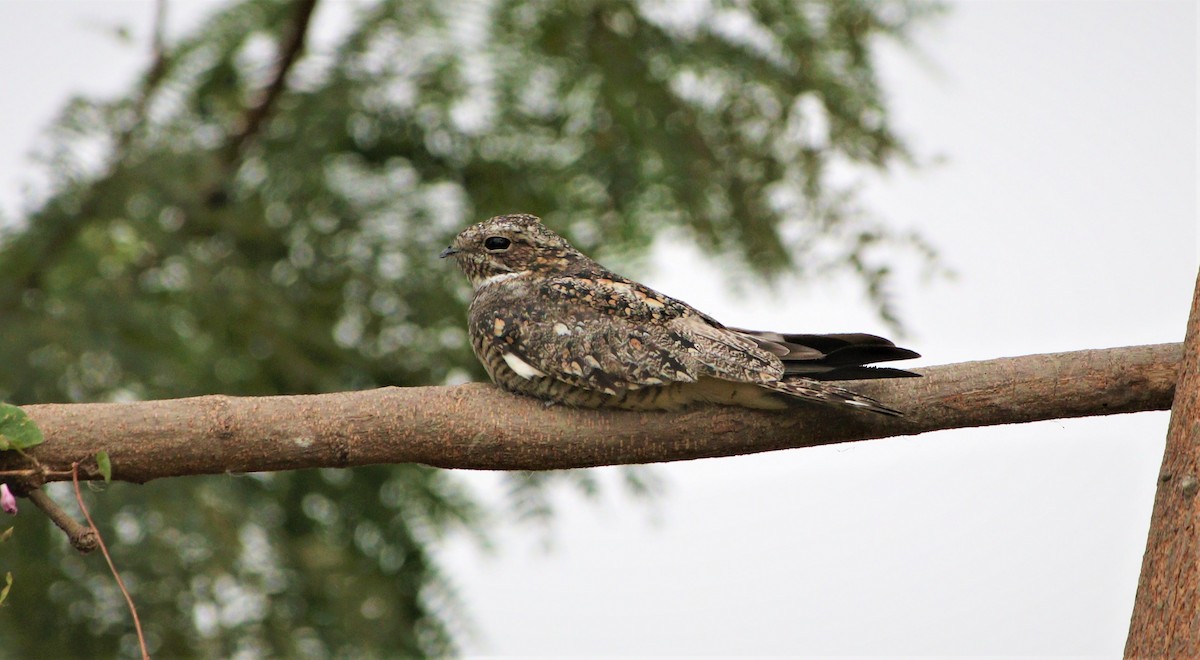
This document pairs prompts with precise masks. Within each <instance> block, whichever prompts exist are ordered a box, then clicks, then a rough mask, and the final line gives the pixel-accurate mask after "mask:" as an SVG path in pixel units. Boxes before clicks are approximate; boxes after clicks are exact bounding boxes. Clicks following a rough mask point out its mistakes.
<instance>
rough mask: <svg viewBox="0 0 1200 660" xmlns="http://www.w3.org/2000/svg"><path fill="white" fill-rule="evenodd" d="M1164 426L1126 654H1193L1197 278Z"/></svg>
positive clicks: (1199, 361)
mask: <svg viewBox="0 0 1200 660" xmlns="http://www.w3.org/2000/svg"><path fill="white" fill-rule="evenodd" d="M1183 345H1184V358H1183V362H1182V364H1181V366H1180V372H1179V381H1178V395H1177V396H1176V397H1175V403H1174V405H1173V406H1172V408H1171V423H1170V425H1169V426H1168V427H1167V448H1166V451H1165V453H1164V454H1163V463H1162V469H1161V470H1160V471H1159V473H1158V493H1157V494H1156V495H1155V497H1154V513H1153V515H1152V516H1151V518H1150V534H1149V537H1148V538H1147V540H1146V554H1145V556H1144V557H1143V558H1142V575H1141V578H1140V579H1139V580H1138V590H1137V599H1136V600H1135V601H1134V605H1133V618H1132V619H1131V621H1130V624H1129V637H1128V639H1127V640H1126V644H1125V655H1126V657H1131V658H1133V657H1137V658H1142V657H1156V658H1196V657H1200V599H1198V598H1197V596H1200V526H1198V525H1197V523H1198V522H1200V499H1198V498H1197V497H1196V494H1197V492H1200V277H1197V279H1196V294H1195V296H1194V297H1193V299H1192V312H1191V317H1190V318H1189V319H1188V327H1187V334H1186V337H1185V339H1184V343H1183Z"/></svg>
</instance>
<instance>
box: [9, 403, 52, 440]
mask: <svg viewBox="0 0 1200 660" xmlns="http://www.w3.org/2000/svg"><path fill="white" fill-rule="evenodd" d="M45 441H46V438H45V437H43V436H42V430H41V429H39V428H38V427H37V424H34V423H33V420H32V419H29V415H26V414H25V411H24V410H21V409H20V408H18V407H17V406H14V405H12V404H9V403H0V448H2V449H29V448H30V447H34V446H37V445H40V444H42V443H43V442H45Z"/></svg>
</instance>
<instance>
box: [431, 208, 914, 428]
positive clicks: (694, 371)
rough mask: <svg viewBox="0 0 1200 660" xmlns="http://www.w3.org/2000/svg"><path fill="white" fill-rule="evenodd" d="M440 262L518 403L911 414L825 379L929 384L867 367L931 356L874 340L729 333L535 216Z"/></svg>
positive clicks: (481, 229) (478, 237)
mask: <svg viewBox="0 0 1200 660" xmlns="http://www.w3.org/2000/svg"><path fill="white" fill-rule="evenodd" d="M441 256H442V257H443V258H445V257H454V258H455V259H456V260H457V262H458V265H459V267H460V268H462V270H463V272H464V273H466V275H467V277H468V278H469V279H470V280H471V284H472V286H474V288H475V295H474V298H473V299H472V300H471V307H470V313H469V317H470V318H469V323H470V335H471V346H472V347H473V348H474V349H475V355H477V356H478V357H479V359H480V361H481V362H483V365H484V367H485V368H486V369H487V371H488V374H489V375H491V377H492V380H493V381H495V382H496V384H497V385H499V386H500V387H502V388H504V389H506V390H508V391H510V392H516V393H518V394H525V395H529V396H533V397H537V398H539V399H545V400H548V401H553V402H558V403H563V404H567V405H571V406H580V407H585V408H623V409H629V410H670V409H676V408H680V407H683V406H686V405H688V404H691V403H696V402H711V403H719V404H726V405H736V406H744V407H748V408H767V409H783V408H786V407H787V405H788V402H789V400H790V401H796V400H803V401H817V402H821V403H830V404H835V405H841V406H850V407H854V408H859V409H862V410H870V411H872V412H876V413H882V414H884V415H900V413H899V412H898V411H896V410H893V409H891V408H888V407H887V406H885V405H883V404H881V403H880V402H878V401H876V400H874V399H871V398H869V397H865V396H862V395H860V394H856V393H854V392H851V391H849V390H846V389H843V388H840V387H837V386H834V385H830V384H828V383H824V382H821V381H824V380H857V379H865V378H894V377H903V376H916V375H918V374H914V373H911V372H908V371H903V370H900V369H889V368H878V367H867V366H863V365H865V364H868V363H872V362H885V361H889V360H903V359H908V358H914V357H919V355H917V353H914V352H913V351H910V350H908V349H904V348H899V347H897V346H896V345H894V344H893V343H892V342H890V341H888V340H886V339H883V338H882V337H876V336H874V335H866V334H835V335H789V334H779V333H774V332H756V331H752V330H739V329H737V328H727V327H725V326H724V325H721V324H720V323H719V322H718V321H716V320H715V319H713V318H712V317H710V316H708V315H706V314H704V313H702V312H699V311H697V310H696V309H694V308H693V307H691V306H690V305H688V304H687V303H684V302H682V301H679V300H676V299H674V298H671V297H668V296H664V295H663V294H661V293H659V292H657V291H654V290H653V289H650V288H649V287H647V286H644V285H642V284H639V283H637V282H634V281H632V280H630V279H628V278H625V277H621V276H620V275H617V274H616V273H613V272H612V271H610V270H608V269H606V268H605V267H604V266H601V265H600V264H598V263H596V262H595V261H593V260H592V259H590V258H588V257H587V256H585V255H584V254H583V253H581V252H580V251H579V250H576V249H575V248H574V247H572V246H571V244H570V243H568V242H567V241H566V240H564V239H563V238H562V237H561V236H559V235H558V234H555V233H554V232H552V231H550V230H549V229H547V228H546V226H545V225H543V224H542V223H541V221H540V220H539V219H538V218H536V217H534V216H532V215H502V216H497V217H495V218H492V219H490V220H488V221H486V222H481V223H479V224H477V225H474V226H472V227H469V228H467V229H466V230H464V231H463V232H462V233H460V234H459V235H458V236H456V237H455V239H454V242H453V243H452V244H451V245H450V247H448V248H446V249H445V250H444V251H442V254H441Z"/></svg>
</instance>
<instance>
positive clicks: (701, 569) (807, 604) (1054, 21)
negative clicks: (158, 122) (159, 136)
mask: <svg viewBox="0 0 1200 660" xmlns="http://www.w3.org/2000/svg"><path fill="white" fill-rule="evenodd" d="M681 1H683V0H681ZM212 4H213V3H211V2H205V3H199V2H177V3H172V5H171V6H172V24H173V26H175V27H174V28H173V29H176V30H177V29H180V28H181V27H183V26H186V25H187V24H189V23H190V22H191V21H195V20H196V19H197V17H199V16H201V15H203V13H204V10H205V8H206V7H208V6H211V5H212ZM150 7H151V3H150V2H146V1H138V2H132V1H131V2H120V3H111V2H89V3H82V2H80V3H65V2H16V1H14V0H4V1H2V2H0V49H2V52H3V55H4V57H5V61H6V62H8V63H9V64H8V65H7V66H5V67H2V68H0V90H3V93H2V94H0V209H3V210H4V212H5V213H6V214H7V215H9V216H10V217H11V216H13V215H16V214H17V210H18V209H19V208H20V207H21V201H20V200H21V199H22V194H21V192H20V191H21V189H22V186H23V185H25V184H27V183H28V182H30V181H36V179H35V178H31V175H30V173H29V170H28V165H27V163H28V160H27V156H28V154H29V152H30V151H31V150H33V149H34V148H35V145H36V144H37V141H38V137H37V136H38V130H39V129H40V128H42V127H44V126H45V125H46V123H47V122H48V120H49V118H51V117H52V116H53V113H54V111H55V110H56V109H57V108H59V107H60V106H61V104H62V103H63V101H64V100H65V99H66V98H67V96H68V95H69V94H70V93H72V92H79V91H86V92H92V93H100V92H114V91H117V90H120V89H122V88H123V87H124V86H125V85H127V84H128V82H129V81H130V80H132V79H133V76H134V75H135V74H136V72H137V71H139V70H140V67H142V66H144V63H145V59H144V58H145V52H144V50H143V49H141V48H133V47H125V48H122V47H118V46H115V45H114V44H113V42H112V40H111V39H109V38H107V37H106V36H104V34H103V29H104V26H105V25H111V24H113V23H114V22H119V21H122V20H123V21H127V22H128V23H129V24H130V25H131V26H132V27H134V28H135V34H136V35H144V34H145V28H146V25H147V24H148V22H149V17H150V14H151V9H150ZM319 20H320V16H318V21H319ZM1196 29H1197V17H1196V8H1195V5H1194V4H1193V3H1191V2H1175V3H1167V2H1159V3H1147V2H1106V3H1099V2H1062V3H1058V2H1055V3H1049V2H1039V3H1027V2H986V3H985V2H978V3H968V4H955V5H952V11H951V13H950V14H949V15H948V16H947V17H946V18H945V19H944V20H942V21H941V22H940V23H939V24H938V25H937V26H936V27H935V28H932V29H927V30H924V31H922V32H920V33H919V34H918V35H917V36H916V42H917V43H918V45H919V47H920V50H921V51H922V53H923V54H922V55H921V56H919V57H914V56H913V55H912V54H909V53H906V52H904V51H902V50H899V49H896V48H886V49H883V50H881V51H880V53H881V58H882V59H881V70H882V74H883V76H884V81H885V84H886V87H887V89H888V90H889V92H890V97H891V109H892V113H893V117H894V120H895V124H896V126H897V127H898V129H899V130H900V132H901V133H902V134H903V135H904V136H906V137H907V138H908V140H909V141H910V143H911V144H912V145H913V147H914V148H915V150H916V152H917V153H918V155H919V156H921V157H922V159H923V160H925V161H928V162H930V163H937V164H931V165H927V166H924V167H921V168H919V169H916V170H897V171H894V172H892V173H891V174H890V175H888V176H886V177H879V176H875V177H869V178H867V179H865V180H864V184H865V185H866V195H867V201H868V203H869V204H870V206H871V207H872V208H873V209H874V210H875V211H876V212H878V213H880V214H881V215H883V216H884V217H886V218H888V221H889V222H891V223H894V224H895V225H896V226H898V227H903V228H906V229H913V230H916V231H918V232H920V233H921V234H922V235H924V236H925V237H926V238H928V239H929V240H930V241H931V242H933V243H934V244H936V245H937V246H938V248H939V249H940V250H941V252H942V254H943V255H944V257H945V259H946V261H947V262H948V263H949V265H950V266H952V267H953V268H954V269H955V270H956V271H957V272H958V277H957V278H956V279H954V280H938V281H934V282H932V283H928V282H924V281H923V280H922V279H921V278H920V277H918V273H917V272H916V270H917V269H916V268H915V265H914V264H912V263H907V262H906V263H907V267H903V264H902V268H901V279H900V281H898V282H897V288H896V291H895V293H896V297H897V303H898V307H899V310H900V312H901V314H902V317H903V319H904V321H905V323H906V325H907V327H908V328H909V329H910V334H909V336H908V337H905V338H904V343H905V344H906V345H909V346H911V347H913V348H915V349H917V350H918V351H920V352H921V353H923V354H924V356H925V357H924V358H923V359H922V360H921V361H920V362H919V363H920V364H942V363H947V362H956V361H962V360H973V359H987V358H994V357H1002V356H1009V355H1021V354H1028V353H1039V352H1050V351H1064V350H1075V349H1085V348H1103V347H1111V346H1124V345H1132V344H1145V343H1159V342H1170V341H1179V340H1180V339H1181V338H1182V334H1183V328H1184V322H1185V320H1186V315H1187V310H1188V304H1189V300H1190V295H1191V288H1192V285H1193V283H1194V282H1195V278H1196V269H1197V265H1198V260H1197V224H1196V223H1197V221H1196V217H1197V216H1196V188H1197V180H1196V177H1197V170H1196V127H1197V116H1196V101H1197V98H1196V94H1197V85H1196V77H1197V64H1196V62H1197V40H1196ZM139 31H140V32H139ZM18 62H19V63H21V65H20V66H16V65H15V63H18ZM514 210H517V209H514ZM655 263H656V264H657V267H656V269H655V270H654V272H652V273H649V274H645V276H644V277H643V278H642V279H643V280H644V281H646V282H647V283H648V284H650V285H651V286H654V287H655V288H658V289H659V290H661V291H663V292H665V293H668V294H670V295H673V296H675V297H678V298H681V299H683V300H686V301H688V302H690V303H692V304H693V305H696V306H697V307H699V308H701V309H702V310H704V311H706V312H708V313H710V314H713V315H714V316H716V317H717V318H719V319H720V320H722V321H725V322H727V323H729V324H730V325H736V326H744V327H760V328H764V329H777V330H790V331H804V332H809V331H812V332H832V331H868V332H878V333H884V334H886V333H887V330H886V328H884V326H883V325H882V324H881V323H880V321H879V320H878V319H876V318H875V317H874V316H873V315H872V313H871V311H870V306H869V305H868V304H867V302H866V301H865V300H864V298H863V297H862V295H861V293H860V291H859V289H858V288H857V287H856V286H855V285H854V283H853V282H851V281H840V282H820V283H812V284H807V283H806V284H796V285H795V286H785V287H783V288H782V289H781V290H780V291H779V292H776V293H769V292H754V291H751V292H745V291H742V292H740V293H738V294H737V295H736V296H735V295H734V294H733V292H732V291H731V290H730V289H729V287H727V286H725V285H724V281H725V279H726V278H725V277H724V276H723V274H722V268H721V265H720V264H718V263H712V262H705V261H703V260H702V259H700V258H699V257H697V256H696V255H695V254H694V252H693V251H691V250H689V249H686V248H681V247H679V246H677V245H672V244H662V245H659V246H658V248H657V252H656V259H655ZM1166 424H1167V414H1166V413H1144V414H1137V415H1124V416H1114V417H1103V418H1095V419H1087V420H1067V421H1056V422H1045V423H1039V424H1025V425H1019V426H1006V427H997V428H992V429H977V430H964V431H948V432H940V433H932V434H927V435H924V436H919V437H915V438H901V439H890V440H883V441H873V442H867V443H856V444H851V445H837V446H832V447H820V448H812V449H803V450H793V451H786V452H773V453H769V454H761V455H757V456H751V457H743V458H724V459H709V460H700V461H691V462H687V463H677V464H671V465H664V466H659V467H656V468H655V469H656V470H657V472H658V474H659V475H661V476H662V477H663V478H664V479H665V481H666V483H667V486H668V487H667V492H666V495H665V496H663V497H661V498H659V499H658V500H656V501H654V502H652V503H645V502H638V501H632V500H630V499H629V498H628V497H626V496H624V495H622V494H621V490H620V488H617V487H614V488H609V489H607V490H606V493H605V495H604V496H603V497H602V498H601V501H600V502H599V503H587V502H583V501H581V499H580V498H579V497H578V496H577V495H575V494H573V493H570V492H563V493H562V494H561V497H559V498H557V502H558V503H559V504H560V506H559V515H558V517H557V519H556V523H555V524H554V526H553V528H552V529H551V531H550V532H549V534H548V539H549V545H550V549H549V550H547V549H546V547H545V545H546V541H547V535H545V534H542V533H540V532H537V531H536V530H531V529H529V528H527V527H519V526H508V527H505V528H504V529H503V531H502V532H501V533H499V534H498V540H499V543H498V547H499V549H498V551H497V552H496V553H495V554H493V555H488V554H486V553H483V552H481V551H479V550H478V549H477V548H476V547H475V546H473V545H471V543H470V542H468V541H466V540H452V541H451V542H450V543H448V544H447V546H446V548H445V551H444V553H443V558H444V561H445V563H446V566H447V572H448V573H449V574H450V575H451V576H452V578H453V579H454V581H455V582H457V583H458V585H459V586H460V589H461V591H462V595H463V597H464V599H465V600H466V602H467V603H468V604H469V606H470V607H471V609H472V612H473V615H474V617H475V619H476V621H477V623H478V624H479V629H480V633H481V634H480V637H479V639H478V640H476V641H473V642H471V643H470V644H469V646H468V649H469V650H471V651H472V652H476V653H498V654H521V655H525V654H552V655H562V654H647V653H677V654H693V653H715V654H735V653H736V654H743V653H764V654H765V653H776V654H821V653H825V654H833V653H848V654H965V653H971V654H1087V655H1107V656H1116V655H1119V654H1120V652H1121V650H1122V647H1123V644H1124V638H1125V633H1126V628H1127V625H1128V619H1129V614H1130V612H1131V609H1132V605H1133V596H1134V592H1135V589H1136V585H1137V576H1138V570H1139V567H1140V562H1141V555H1142V550H1143V545H1144V542H1145V535H1146V530H1147V528H1148V524H1149V515H1150V507H1151V504H1152V500H1153V495H1154V485H1155V476H1156V473H1157V470H1158V466H1159V463H1160V461H1161V456H1162V447H1163V435H1164V433H1165V429H1166ZM602 472H605V473H609V472H611V471H609V470H602ZM608 476H611V475H608ZM468 478H470V479H471V480H472V482H473V483H474V484H476V486H477V488H478V491H479V492H480V494H481V495H482V496H485V497H487V496H491V495H493V494H495V493H497V492H498V491H497V488H496V482H497V480H496V478H495V476H494V475H490V474H478V473H475V474H471V475H469V477H468Z"/></svg>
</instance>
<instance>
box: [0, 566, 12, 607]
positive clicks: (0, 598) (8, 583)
mask: <svg viewBox="0 0 1200 660" xmlns="http://www.w3.org/2000/svg"><path fill="white" fill-rule="evenodd" d="M9 589H12V571H9V572H7V573H5V574H4V588H3V589H0V604H3V603H4V599H5V598H8V590H9Z"/></svg>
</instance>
